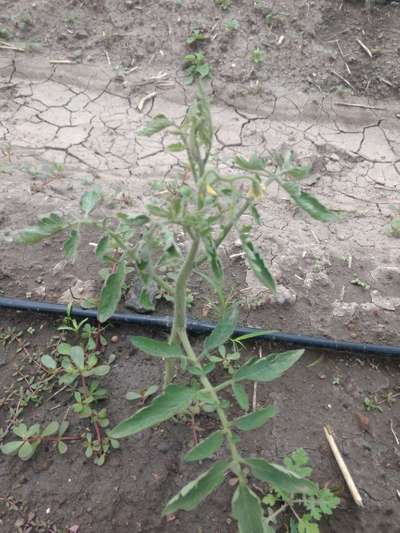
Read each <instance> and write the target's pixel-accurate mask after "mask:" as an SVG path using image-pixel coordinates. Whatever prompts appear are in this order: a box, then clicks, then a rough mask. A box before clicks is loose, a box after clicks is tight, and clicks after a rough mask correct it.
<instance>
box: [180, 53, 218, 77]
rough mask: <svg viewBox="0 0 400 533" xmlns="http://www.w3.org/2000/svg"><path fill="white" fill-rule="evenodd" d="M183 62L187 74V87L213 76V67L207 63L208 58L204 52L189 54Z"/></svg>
mask: <svg viewBox="0 0 400 533" xmlns="http://www.w3.org/2000/svg"><path fill="white" fill-rule="evenodd" d="M183 60H184V64H185V67H184V68H185V74H186V79H185V83H186V84H187V85H191V84H192V83H193V82H194V81H195V80H198V79H200V80H203V79H204V78H209V77H210V76H211V67H210V65H209V64H208V63H207V62H206V57H205V55H204V54H203V52H195V53H194V54H187V55H186V56H185V57H184V58H183Z"/></svg>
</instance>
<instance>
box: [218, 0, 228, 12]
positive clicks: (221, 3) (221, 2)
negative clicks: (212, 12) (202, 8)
mask: <svg viewBox="0 0 400 533" xmlns="http://www.w3.org/2000/svg"><path fill="white" fill-rule="evenodd" d="M214 2H215V5H216V6H218V7H220V8H221V9H224V10H226V9H229V8H230V7H231V5H232V0H214Z"/></svg>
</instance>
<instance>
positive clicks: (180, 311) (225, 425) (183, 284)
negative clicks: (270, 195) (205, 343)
mask: <svg viewBox="0 0 400 533" xmlns="http://www.w3.org/2000/svg"><path fill="white" fill-rule="evenodd" d="M199 242H200V240H199V238H195V239H194V240H193V241H192V246H191V248H190V251H189V253H188V255H187V257H186V259H185V262H184V264H183V266H182V268H181V271H180V272H179V275H178V278H177V282H176V290H175V309H174V323H173V327H172V332H171V339H172V340H171V339H170V342H176V341H178V340H179V341H180V342H181V344H182V347H183V349H184V351H185V353H186V356H187V358H188V360H189V362H190V363H191V364H192V365H193V366H194V367H196V368H199V369H200V370H202V366H201V362H200V360H199V358H198V357H197V355H196V353H195V351H194V350H193V348H192V345H191V343H190V340H189V338H188V336H187V332H186V321H187V316H186V315H187V311H186V307H187V306H186V288H187V282H188V280H189V277H190V274H191V272H192V270H193V267H194V263H195V259H196V254H197V251H198V248H199ZM199 380H200V382H201V384H202V385H203V387H204V389H205V391H206V392H208V394H209V396H210V399H211V401H212V402H213V403H214V404H215V409H216V412H217V415H218V417H219V419H220V422H221V426H222V430H223V432H224V433H225V436H226V439H227V441H228V447H229V450H230V453H231V456H232V470H233V471H234V472H235V474H236V475H237V476H238V478H239V480H240V481H242V482H245V475H244V473H243V469H242V462H243V461H242V458H241V456H240V453H239V450H238V449H237V447H236V444H235V436H234V434H233V432H232V429H231V425H230V423H229V420H228V418H227V416H226V414H225V411H224V409H223V408H222V407H221V402H220V400H219V397H218V394H217V392H216V390H215V388H214V386H213V385H212V383H211V382H210V380H209V379H208V377H207V376H206V375H201V376H200V377H199Z"/></svg>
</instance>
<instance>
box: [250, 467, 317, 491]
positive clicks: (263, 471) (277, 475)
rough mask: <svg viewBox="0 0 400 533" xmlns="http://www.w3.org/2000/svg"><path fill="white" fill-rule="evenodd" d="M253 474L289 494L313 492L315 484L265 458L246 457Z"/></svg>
mask: <svg viewBox="0 0 400 533" xmlns="http://www.w3.org/2000/svg"><path fill="white" fill-rule="evenodd" d="M246 463H247V464H248V465H249V466H250V468H251V472H252V474H253V476H254V477H255V478H257V479H259V480H260V481H266V482H267V483H270V484H271V485H272V486H273V487H275V488H277V489H278V490H281V491H284V492H288V493H290V494H299V493H301V494H313V493H315V490H316V485H315V484H314V483H313V482H312V481H310V480H308V479H304V478H302V477H301V476H299V475H297V474H296V473H295V472H292V471H291V470H289V469H288V468H285V467H284V466H281V465H276V464H273V463H269V462H268V461H266V460H265V459H261V458H256V459H247V460H246Z"/></svg>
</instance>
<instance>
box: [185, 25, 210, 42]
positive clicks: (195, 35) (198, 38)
mask: <svg viewBox="0 0 400 533" xmlns="http://www.w3.org/2000/svg"><path fill="white" fill-rule="evenodd" d="M207 39H208V37H207V35H205V33H203V32H202V31H201V30H199V29H198V28H194V29H193V30H192V33H191V34H190V35H189V37H188V38H187V39H186V44H188V45H189V46H195V45H197V44H198V43H202V42H204V41H206V40H207Z"/></svg>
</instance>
